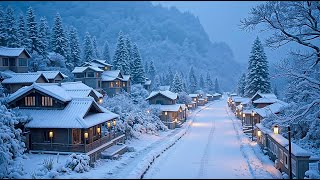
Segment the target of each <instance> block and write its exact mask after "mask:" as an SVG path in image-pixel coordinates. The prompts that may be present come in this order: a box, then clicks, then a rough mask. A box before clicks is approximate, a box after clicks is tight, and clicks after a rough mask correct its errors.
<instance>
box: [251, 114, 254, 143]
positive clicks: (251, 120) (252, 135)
mask: <svg viewBox="0 0 320 180" xmlns="http://www.w3.org/2000/svg"><path fill="white" fill-rule="evenodd" d="M251 116H252V118H251V128H252V139H251V140H252V141H253V119H254V112H253V111H252V112H251Z"/></svg>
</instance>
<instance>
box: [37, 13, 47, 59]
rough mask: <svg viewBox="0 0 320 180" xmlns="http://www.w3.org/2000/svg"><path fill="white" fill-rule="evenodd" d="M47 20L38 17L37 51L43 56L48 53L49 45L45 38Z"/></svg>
mask: <svg viewBox="0 0 320 180" xmlns="http://www.w3.org/2000/svg"><path fill="white" fill-rule="evenodd" d="M48 29H49V26H48V22H47V19H46V18H45V17H41V18H40V23H39V31H38V32H39V34H38V52H39V54H40V55H42V56H43V57H45V56H47V55H48V47H49V42H48V39H47V35H48Z"/></svg>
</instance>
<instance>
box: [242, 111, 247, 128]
mask: <svg viewBox="0 0 320 180" xmlns="http://www.w3.org/2000/svg"><path fill="white" fill-rule="evenodd" d="M242 117H243V118H242V126H243V123H244V119H245V117H246V115H245V114H244V113H242Z"/></svg>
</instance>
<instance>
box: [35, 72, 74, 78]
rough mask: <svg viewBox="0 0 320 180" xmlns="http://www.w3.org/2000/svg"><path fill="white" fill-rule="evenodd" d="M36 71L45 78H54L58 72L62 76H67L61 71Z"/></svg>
mask: <svg viewBox="0 0 320 180" xmlns="http://www.w3.org/2000/svg"><path fill="white" fill-rule="evenodd" d="M37 72H38V73H42V74H43V75H44V77H46V78H47V79H54V78H55V77H56V76H57V75H58V74H60V75H61V76H62V77H63V78H65V77H68V76H67V75H65V74H63V73H61V72H60V71H37Z"/></svg>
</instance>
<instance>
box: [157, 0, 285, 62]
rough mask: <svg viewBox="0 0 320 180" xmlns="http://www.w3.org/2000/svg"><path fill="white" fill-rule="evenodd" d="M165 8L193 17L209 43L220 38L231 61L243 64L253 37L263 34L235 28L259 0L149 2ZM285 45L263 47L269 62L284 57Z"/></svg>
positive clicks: (261, 37)
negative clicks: (175, 9) (208, 38)
mask: <svg viewBox="0 0 320 180" xmlns="http://www.w3.org/2000/svg"><path fill="white" fill-rule="evenodd" d="M152 3H154V4H159V3H160V4H161V5H163V6H165V7H170V6H175V7H176V8H178V9H179V10H181V11H182V12H184V11H189V12H191V13H193V14H194V15H195V16H197V17H198V18H199V20H200V22H201V24H202V26H203V27H204V29H205V31H206V32H207V34H208V35H209V37H210V40H211V41H212V42H219V41H224V42H226V43H227V44H228V45H229V46H230V47H231V49H232V50H233V53H234V57H235V60H237V61H238V62H242V63H247V61H248V58H249V54H250V51H251V46H252V44H253V41H254V39H255V38H256V37H257V36H259V38H260V40H262V41H264V40H265V38H266V37H267V34H262V33H259V32H258V30H255V31H251V32H246V31H244V30H241V29H240V28H239V25H240V20H241V19H243V18H246V17H248V16H249V12H250V9H251V8H252V7H255V6H257V5H259V4H261V3H263V2H261V1H260V2H257V1H152ZM287 49H289V47H281V48H280V49H276V50H272V49H271V48H265V52H266V55H267V57H268V60H269V62H276V61H278V60H279V59H280V58H283V57H285V55H286V53H285V51H286V50H287Z"/></svg>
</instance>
